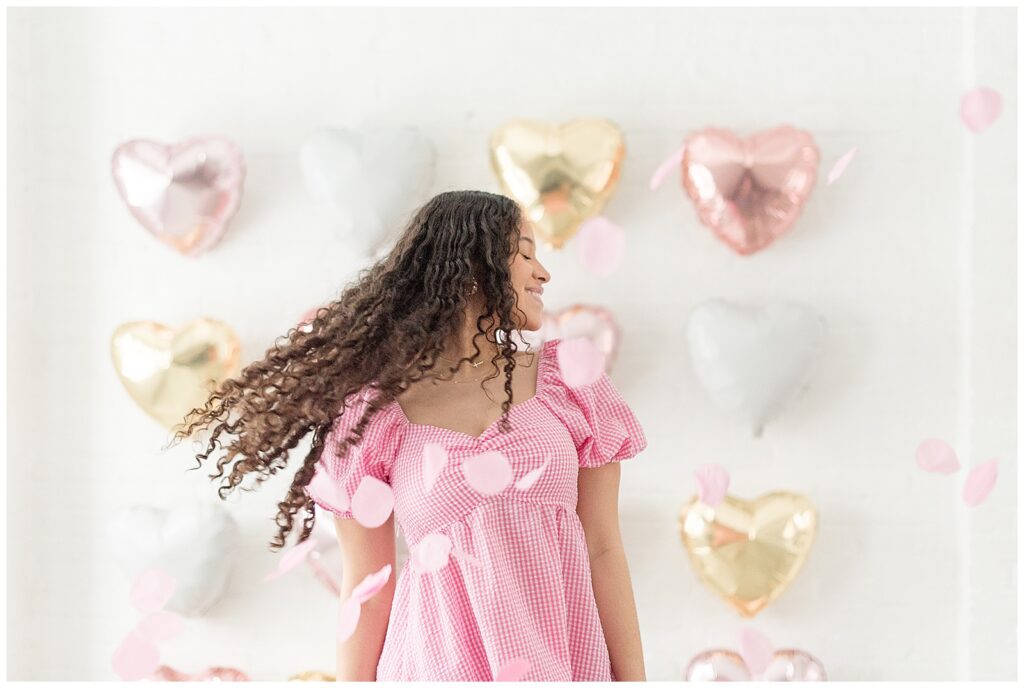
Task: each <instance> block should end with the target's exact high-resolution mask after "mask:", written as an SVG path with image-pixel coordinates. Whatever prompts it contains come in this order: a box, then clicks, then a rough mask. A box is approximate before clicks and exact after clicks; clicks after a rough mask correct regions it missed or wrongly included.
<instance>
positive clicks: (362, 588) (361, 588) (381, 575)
mask: <svg viewBox="0 0 1024 688" xmlns="http://www.w3.org/2000/svg"><path fill="white" fill-rule="evenodd" d="M389 578H391V564H385V565H384V567H383V568H382V569H381V570H380V571H377V572H376V573H371V574H369V575H368V576H366V578H364V579H363V580H362V581H360V583H359V585H357V586H356V587H354V588H352V597H353V598H354V599H356V600H358V602H359V604H365V603H366V601H367V600H368V599H370V598H371V597H373V596H374V595H376V594H377V593H378V592H380V591H381V590H382V589H383V588H384V586H385V585H387V582H388V579H389Z"/></svg>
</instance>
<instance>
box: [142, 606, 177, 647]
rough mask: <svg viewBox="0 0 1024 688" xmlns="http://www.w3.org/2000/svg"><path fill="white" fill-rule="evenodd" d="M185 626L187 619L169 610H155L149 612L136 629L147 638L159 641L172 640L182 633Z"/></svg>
mask: <svg viewBox="0 0 1024 688" xmlns="http://www.w3.org/2000/svg"><path fill="white" fill-rule="evenodd" d="M184 627H185V620H184V619H183V618H182V617H181V616H179V615H177V614H175V613H173V612H168V611H159V612H153V613H152V614H147V615H146V616H144V617H143V618H142V620H141V621H139V623H138V625H137V626H135V631H136V632H137V633H138V634H139V635H141V636H142V637H143V638H146V639H147V640H149V641H151V642H154V643H159V642H163V641H165V640H171V639H173V638H175V637H177V636H178V634H180V633H181V631H182V629H183V628H184Z"/></svg>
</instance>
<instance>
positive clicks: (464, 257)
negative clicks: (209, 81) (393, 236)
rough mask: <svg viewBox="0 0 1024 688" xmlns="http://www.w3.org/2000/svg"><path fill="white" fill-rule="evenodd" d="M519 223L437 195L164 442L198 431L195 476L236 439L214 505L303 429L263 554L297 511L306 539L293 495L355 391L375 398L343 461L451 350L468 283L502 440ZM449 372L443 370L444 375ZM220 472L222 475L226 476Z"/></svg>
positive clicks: (480, 199) (471, 198) (490, 207)
mask: <svg viewBox="0 0 1024 688" xmlns="http://www.w3.org/2000/svg"><path fill="white" fill-rule="evenodd" d="M524 219H525V215H524V213H523V212H522V209H521V208H520V206H519V205H518V204H517V203H516V202H515V201H513V200H512V199H510V198H507V197H505V196H502V195H498V194H492V193H487V192H484V191H446V192H444V193H440V194H438V195H437V196H435V197H434V198H432V199H431V200H429V201H428V202H427V203H426V204H425V205H423V206H422V207H421V208H420V209H419V210H417V211H416V212H415V213H414V215H413V217H412V219H411V221H410V222H409V223H408V225H407V226H406V227H405V229H404V230H403V232H402V234H401V235H400V237H399V238H398V240H397V242H396V244H395V246H394V248H393V249H392V250H391V251H390V253H389V254H388V255H387V256H385V257H384V258H382V259H380V260H379V261H377V262H376V263H374V264H373V265H371V266H370V267H368V268H364V269H363V270H361V271H360V272H359V274H358V275H357V278H356V280H355V281H354V282H353V283H351V284H349V285H348V286H346V287H345V288H344V289H343V290H342V292H341V294H340V296H339V297H338V298H337V299H336V300H334V301H333V302H331V303H329V304H327V305H326V306H323V307H320V308H319V309H317V311H316V315H315V318H314V319H313V320H311V321H308V322H306V323H303V324H300V325H297V326H295V327H293V328H292V329H290V330H289V331H288V332H287V334H286V335H284V336H283V337H279V338H278V339H277V340H276V342H275V344H274V346H273V347H272V348H271V349H269V350H268V351H267V353H266V355H265V356H264V358H263V359H261V360H258V361H255V362H253V363H250V364H249V365H247V366H246V367H245V369H244V370H242V371H241V373H240V374H239V375H238V376H236V377H234V378H230V379H226V380H223V381H222V382H220V384H219V385H218V386H217V388H216V390H215V391H214V392H213V393H212V394H211V395H210V396H209V398H208V399H207V400H206V402H205V405H204V407H202V408H196V409H192V410H191V411H190V412H189V413H188V414H187V415H186V416H185V419H184V421H183V423H180V424H178V425H176V426H175V429H176V432H175V434H174V436H173V438H172V439H171V442H170V444H176V443H177V442H179V441H180V440H182V439H186V438H190V437H192V436H193V434H194V433H196V431H198V430H203V431H204V434H205V435H206V437H207V438H208V439H207V440H204V441H205V442H206V449H205V451H204V452H202V453H199V454H197V456H196V460H197V465H196V468H200V467H201V466H202V462H203V461H205V460H206V459H208V458H209V456H210V453H211V452H213V451H214V450H215V449H217V448H223V445H222V444H221V442H220V439H219V438H220V436H221V435H222V434H223V433H224V432H228V433H230V434H231V435H234V438H233V439H232V440H231V441H230V443H229V444H228V445H227V448H226V453H225V454H224V456H222V457H221V458H219V459H217V460H216V465H217V472H216V473H213V474H211V475H210V478H211V480H216V479H218V478H222V481H221V482H222V484H221V486H220V487H218V489H217V493H218V495H219V496H220V498H221V499H224V498H225V496H226V495H227V494H228V493H230V492H231V491H232V490H233V489H234V488H235V487H237V486H238V485H239V484H240V483H241V482H242V480H243V478H244V477H245V476H246V475H247V474H249V473H255V474H256V476H255V485H253V486H252V487H242V488H240V489H242V490H243V491H251V490H253V489H255V488H256V487H257V486H259V485H260V484H261V483H263V482H264V481H265V480H266V479H267V478H269V477H270V476H272V475H274V474H275V473H277V471H278V470H280V469H281V468H284V467H285V465H286V463H287V459H288V453H289V451H290V450H291V449H292V448H294V447H295V446H296V445H297V444H298V443H299V442H300V441H301V440H302V438H303V437H305V436H306V435H307V434H308V433H309V432H310V431H311V430H312V431H313V442H312V445H311V449H310V451H309V453H308V454H307V455H306V458H305V459H304V460H303V463H302V465H301V466H300V467H299V470H298V471H297V472H296V473H295V477H294V479H293V480H292V484H291V486H290V487H289V488H288V494H287V495H286V496H285V498H284V499H283V501H281V502H279V503H278V513H277V516H276V517H275V522H276V523H277V525H278V527H279V530H278V533H277V535H276V537H275V538H274V539H273V540H272V541H271V545H270V547H271V549H272V550H277V549H280V548H282V547H284V545H285V542H286V540H287V538H288V535H289V534H290V533H291V531H292V529H293V524H294V520H295V514H296V513H297V512H298V511H299V509H305V518H304V519H303V522H302V532H301V534H300V536H299V539H298V542H302V541H304V540H306V538H308V537H309V535H310V533H311V532H312V529H313V525H314V523H315V511H314V508H313V501H312V500H311V499H310V498H309V496H308V495H307V494H306V493H305V491H304V490H303V488H304V487H305V486H306V485H308V484H309V482H310V481H311V480H312V478H313V475H314V472H315V465H316V463H317V461H318V460H319V458H320V454H321V452H322V451H323V447H324V438H325V436H326V435H327V433H328V432H329V430H330V429H331V426H332V424H333V421H334V419H335V418H336V417H337V416H338V415H339V414H340V413H342V412H343V411H344V410H345V408H347V407H348V405H349V404H351V403H352V397H351V395H353V394H354V393H357V392H359V391H360V390H362V389H364V388H366V387H370V388H375V389H379V390H380V394H378V395H373V396H374V397H375V398H374V399H373V400H372V402H371V403H370V404H369V405H368V406H367V409H366V412H365V413H364V414H363V416H362V418H361V419H360V421H359V422H358V423H357V424H356V426H355V427H354V429H353V431H352V433H351V434H350V435H349V436H348V437H346V438H344V441H343V442H341V443H340V444H339V451H341V452H344V451H347V449H348V447H349V446H351V445H353V444H357V443H358V442H359V441H360V440H362V437H363V431H364V429H365V428H366V427H367V425H368V423H369V422H370V419H371V418H372V416H373V415H374V414H375V413H377V412H378V411H379V410H380V409H382V408H383V407H384V406H386V405H387V404H389V403H391V402H392V401H394V400H395V399H396V398H397V397H398V395H399V394H400V393H401V392H402V391H404V390H405V389H407V388H408V387H409V385H410V384H412V383H413V382H416V381H417V380H420V379H422V378H423V377H424V376H426V374H427V373H428V372H429V371H431V370H433V369H434V366H435V358H436V356H437V355H438V354H439V353H441V352H443V351H444V350H445V348H446V344H448V343H450V342H452V341H457V340H455V339H453V338H455V337H458V336H460V334H461V332H462V331H463V326H464V322H463V321H464V318H465V317H470V316H469V313H468V310H467V306H468V299H467V295H468V293H469V291H470V290H471V287H472V283H473V280H474V279H475V280H476V282H477V285H478V289H479V290H480V291H482V295H483V302H484V308H483V310H482V312H481V313H480V314H479V315H478V316H477V318H476V325H477V332H478V335H477V337H479V336H481V335H482V336H483V337H485V341H488V342H492V343H493V344H494V345H495V347H496V348H497V351H498V353H497V354H496V355H495V357H494V358H493V359H492V363H494V364H496V365H497V364H498V361H499V359H502V358H504V360H505V362H504V368H503V369H504V371H505V392H506V395H507V398H506V399H505V401H504V402H503V403H502V415H501V418H500V424H499V427H500V428H501V431H502V432H505V431H507V430H508V429H509V421H508V411H509V409H510V408H511V406H512V371H513V370H514V369H515V366H516V359H515V354H516V351H517V348H516V343H515V341H514V337H511V336H507V335H508V334H510V333H511V332H512V331H513V330H515V329H516V328H518V327H521V323H522V322H523V320H521V318H522V317H524V314H523V313H522V311H521V310H519V308H518V306H517V303H516V295H515V291H514V288H513V286H512V284H511V276H510V272H509V266H510V263H511V260H512V258H513V256H514V251H515V250H517V249H516V247H517V245H518V242H519V237H520V234H521V229H520V228H521V226H522V223H523V221H524ZM514 313H515V314H516V318H515V319H514V318H513V314H514ZM282 339H284V340H285V341H284V342H282V341H281V340H282ZM474 348H475V354H474V355H479V354H481V353H482V352H481V350H480V347H479V344H478V343H477V339H476V338H474ZM463 360H469V359H463ZM457 369H458V366H455V367H451V368H449V370H450V372H452V373H454V372H455V371H456V370H457ZM496 376H497V373H495V374H494V375H492V376H491V377H489V378H487V379H492V378H493V377H496ZM199 444H200V446H201V445H202V442H199ZM232 462H233V463H232ZM228 464H231V472H230V473H229V474H228V475H227V476H225V474H224V469H225V467H226V466H227V465H228ZM192 470H195V469H192Z"/></svg>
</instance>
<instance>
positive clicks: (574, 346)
mask: <svg viewBox="0 0 1024 688" xmlns="http://www.w3.org/2000/svg"><path fill="white" fill-rule="evenodd" d="M558 367H559V368H560V369H561V371H562V378H563V379H564V380H565V383H566V384H567V385H569V386H570V387H586V386H587V385H589V384H593V383H594V382H597V381H598V379H600V377H601V375H602V374H603V373H604V369H605V356H604V354H603V353H602V352H601V350H600V349H598V348H597V347H596V346H594V344H593V342H591V341H590V340H589V339H587V338H586V337H571V338H569V339H563V340H562V342H561V343H560V344H559V345H558Z"/></svg>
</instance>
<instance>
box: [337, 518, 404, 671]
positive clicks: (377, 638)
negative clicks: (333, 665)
mask: <svg viewBox="0 0 1024 688" xmlns="http://www.w3.org/2000/svg"><path fill="white" fill-rule="evenodd" d="M394 519H395V515H394V514H391V517H390V518H388V520H387V521H386V522H385V523H384V524H383V525H381V526H378V527H377V528H366V527H365V526H363V525H361V524H360V523H359V522H358V521H356V520H354V519H350V518H335V519H334V529H335V531H336V532H337V534H338V546H339V547H340V548H341V559H342V567H343V568H342V575H341V586H340V587H341V598H340V600H339V604H340V603H341V602H344V601H345V600H347V599H348V598H349V596H350V595H351V594H352V589H353V588H354V587H355V586H357V585H358V584H359V583H360V582H361V581H362V580H363V578H365V577H366V576H368V575H370V574H371V573H376V572H377V571H379V570H380V569H382V568H383V567H384V566H385V565H386V564H391V577H390V578H389V579H388V582H387V585H385V586H384V588H383V589H382V590H381V591H380V592H378V593H377V594H376V595H374V596H373V597H371V598H370V599H369V600H367V601H366V603H364V604H363V605H362V609H361V610H360V613H359V623H358V624H357V625H356V630H355V632H354V633H352V635H351V636H349V637H348V638H347V639H346V640H345V641H344V642H341V643H338V646H337V647H338V655H337V678H336V680H338V681H376V680H377V662H378V660H379V659H380V653H381V649H382V648H383V647H384V636H385V634H386V632H387V628H388V616H389V615H390V613H391V602H392V600H394V597H395V578H396V577H397V571H395V521H394Z"/></svg>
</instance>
